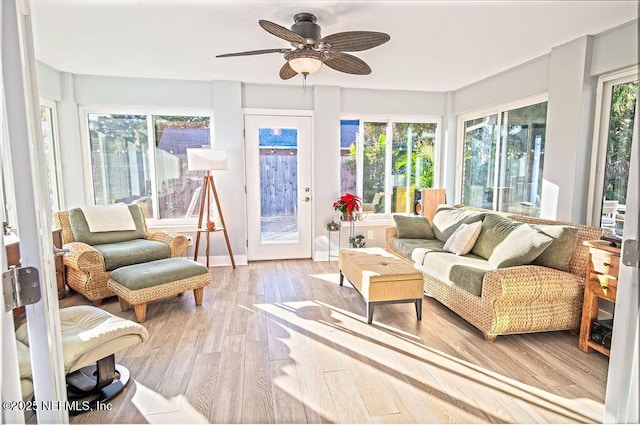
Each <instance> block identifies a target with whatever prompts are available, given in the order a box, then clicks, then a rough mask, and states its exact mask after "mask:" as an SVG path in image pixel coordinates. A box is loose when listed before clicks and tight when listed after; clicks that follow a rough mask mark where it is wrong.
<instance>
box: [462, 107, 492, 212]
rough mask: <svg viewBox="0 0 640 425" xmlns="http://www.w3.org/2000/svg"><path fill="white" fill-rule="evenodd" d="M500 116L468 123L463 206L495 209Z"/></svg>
mask: <svg viewBox="0 0 640 425" xmlns="http://www.w3.org/2000/svg"><path fill="white" fill-rule="evenodd" d="M497 139H498V115H489V116H486V117H482V118H477V119H473V120H469V121H465V122H464V133H463V155H464V162H463V165H462V203H463V204H464V205H469V206H471V207H477V208H486V209H493V187H494V177H495V166H496V164H495V163H496V157H495V150H496V144H497V141H498V140H497Z"/></svg>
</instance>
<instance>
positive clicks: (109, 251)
mask: <svg viewBox="0 0 640 425" xmlns="http://www.w3.org/2000/svg"><path fill="white" fill-rule="evenodd" d="M94 248H95V249H96V250H97V251H98V252H100V254H102V256H103V257H104V263H105V268H106V270H107V271H112V270H115V269H117V268H118V267H124V266H130V265H131V264H138V263H146V262H148V261H154V260H162V259H164V258H169V257H171V248H170V247H169V246H168V245H167V244H164V243H162V242H156V241H150V240H147V239H134V240H130V241H126V242H118V243H107V244H100V245H94Z"/></svg>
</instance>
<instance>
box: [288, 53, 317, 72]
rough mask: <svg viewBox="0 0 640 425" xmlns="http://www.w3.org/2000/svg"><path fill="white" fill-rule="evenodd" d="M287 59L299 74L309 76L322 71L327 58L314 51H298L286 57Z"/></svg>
mask: <svg viewBox="0 0 640 425" xmlns="http://www.w3.org/2000/svg"><path fill="white" fill-rule="evenodd" d="M285 59H286V60H287V62H289V66H290V67H291V68H292V69H293V70H294V71H296V72H297V73H298V74H304V75H309V74H313V73H314V72H316V71H318V70H319V69H320V67H321V66H322V63H323V62H324V60H325V56H324V55H323V54H322V53H319V52H316V51H313V50H297V51H293V52H291V53H288V54H287V55H285Z"/></svg>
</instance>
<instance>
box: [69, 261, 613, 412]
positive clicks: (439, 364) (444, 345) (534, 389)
mask: <svg viewBox="0 0 640 425" xmlns="http://www.w3.org/2000/svg"><path fill="white" fill-rule="evenodd" d="M211 274H212V277H213V283H212V284H211V285H210V286H208V287H207V288H205V291H204V302H203V305H202V306H199V307H197V308H196V307H195V305H194V301H193V294H192V293H187V294H185V295H184V296H182V297H173V298H170V299H166V300H162V301H157V302H155V303H151V304H149V306H148V313H147V321H146V322H145V326H146V327H147V329H148V330H149V333H150V339H149V340H148V341H147V342H146V343H144V344H140V345H138V346H136V347H132V348H130V349H129V350H127V351H124V352H121V353H119V354H118V355H117V361H118V362H119V363H122V364H124V365H126V366H127V367H128V368H129V370H130V371H131V374H132V379H133V380H135V382H132V383H131V384H130V385H129V386H128V387H127V388H126V389H125V391H124V392H123V393H122V394H120V395H118V396H117V397H116V398H115V399H113V400H112V401H111V402H112V410H111V411H94V412H90V413H85V414H82V415H79V416H77V417H74V418H72V419H71V420H72V423H145V422H149V423H161V422H164V423H207V422H213V423H238V422H244V423H319V422H323V423H324V422H342V423H483V422H484V423H486V422H493V423H570V422H589V423H592V422H601V418H602V414H603V400H604V394H605V385H606V376H607V368H608V359H607V358H606V357H604V356H602V355H601V354H598V353H593V354H585V353H583V352H581V351H580V350H578V338H577V336H572V335H570V334H569V333H568V332H546V333H538V334H530V335H517V336H502V337H498V338H497V340H496V342H495V343H493V344H490V343H487V342H485V341H484V340H483V339H482V335H481V334H480V332H478V331H477V330H475V328H473V327H472V326H470V325H469V324H467V323H466V322H465V321H464V320H462V319H460V318H459V317H458V316H456V315H455V314H454V313H452V312H451V311H450V310H448V309H447V308H445V307H443V306H442V305H441V304H439V303H438V302H437V301H435V300H433V299H430V298H425V301H424V303H423V315H422V321H421V322H417V321H416V317H415V309H414V305H413V304H397V305H386V306H379V307H376V310H375V315H374V322H373V324H372V325H367V324H366V323H365V321H364V314H365V304H364V301H363V300H362V299H361V298H360V296H359V295H358V294H357V293H356V292H355V290H354V289H353V288H351V287H350V286H348V285H346V286H344V287H340V286H338V284H337V283H338V270H337V263H315V262H312V261H310V260H288V261H278V262H276V261H272V262H256V263H251V264H250V265H249V266H240V267H238V268H237V269H236V270H235V271H233V270H232V269H231V268H212V269H211ZM79 303H87V302H86V300H84V299H83V298H82V297H80V296H78V295H73V296H70V297H67V298H65V299H64V300H62V302H61V304H62V306H66V305H72V304H79ZM103 308H105V309H106V310H108V311H110V312H112V313H115V314H117V315H118V316H122V317H126V318H129V319H134V314H133V310H131V311H128V312H121V311H120V307H119V304H118V302H117V300H116V299H115V298H113V299H109V300H107V301H106V302H105V304H104V305H103Z"/></svg>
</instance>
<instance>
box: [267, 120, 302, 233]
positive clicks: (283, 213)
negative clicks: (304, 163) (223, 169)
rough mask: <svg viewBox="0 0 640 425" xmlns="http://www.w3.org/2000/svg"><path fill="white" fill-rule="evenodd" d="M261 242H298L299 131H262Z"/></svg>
mask: <svg viewBox="0 0 640 425" xmlns="http://www.w3.org/2000/svg"><path fill="white" fill-rule="evenodd" d="M258 145H259V146H260V242H261V243H265V242H271V241H281V242H298V241H299V232H298V228H299V223H298V214H297V209H298V178H297V174H298V130H297V129H296V128H260V129H259V130H258Z"/></svg>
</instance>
